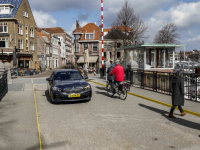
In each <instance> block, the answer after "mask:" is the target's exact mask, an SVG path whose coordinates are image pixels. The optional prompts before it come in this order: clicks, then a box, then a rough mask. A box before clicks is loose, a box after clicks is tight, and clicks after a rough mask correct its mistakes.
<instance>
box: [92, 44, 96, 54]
mask: <svg viewBox="0 0 200 150" xmlns="http://www.w3.org/2000/svg"><path fill="white" fill-rule="evenodd" d="M92 46H93V47H92V48H93V52H97V44H96V43H95V44H92Z"/></svg>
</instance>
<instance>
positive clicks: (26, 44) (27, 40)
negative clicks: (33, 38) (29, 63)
mask: <svg viewBox="0 0 200 150" xmlns="http://www.w3.org/2000/svg"><path fill="white" fill-rule="evenodd" d="M26 51H28V40H27V39H26Z"/></svg>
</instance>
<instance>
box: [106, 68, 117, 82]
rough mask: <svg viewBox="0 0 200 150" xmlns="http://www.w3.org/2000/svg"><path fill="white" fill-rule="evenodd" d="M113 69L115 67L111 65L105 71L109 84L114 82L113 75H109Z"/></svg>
mask: <svg viewBox="0 0 200 150" xmlns="http://www.w3.org/2000/svg"><path fill="white" fill-rule="evenodd" d="M114 67H115V66H114V65H113V64H111V65H110V67H109V68H108V70H107V80H108V81H109V82H111V83H112V82H114V80H115V75H110V73H111V72H112V71H113V69H114Z"/></svg>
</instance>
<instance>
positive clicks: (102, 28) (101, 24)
mask: <svg viewBox="0 0 200 150" xmlns="http://www.w3.org/2000/svg"><path fill="white" fill-rule="evenodd" d="M101 27H102V32H101V34H102V35H101V36H102V68H104V44H103V0H101Z"/></svg>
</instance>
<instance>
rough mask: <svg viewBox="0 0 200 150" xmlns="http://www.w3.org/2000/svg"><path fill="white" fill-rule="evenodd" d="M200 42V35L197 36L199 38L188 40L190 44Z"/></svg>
mask: <svg viewBox="0 0 200 150" xmlns="http://www.w3.org/2000/svg"><path fill="white" fill-rule="evenodd" d="M199 40H200V35H197V36H195V37H193V38H190V39H188V42H195V41H198V42H199Z"/></svg>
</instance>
